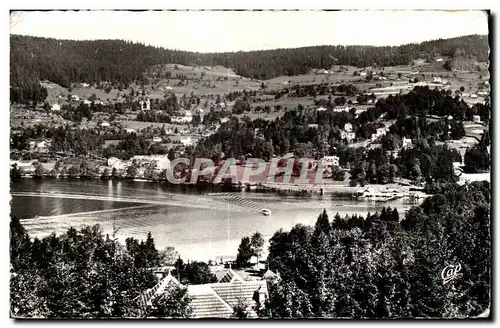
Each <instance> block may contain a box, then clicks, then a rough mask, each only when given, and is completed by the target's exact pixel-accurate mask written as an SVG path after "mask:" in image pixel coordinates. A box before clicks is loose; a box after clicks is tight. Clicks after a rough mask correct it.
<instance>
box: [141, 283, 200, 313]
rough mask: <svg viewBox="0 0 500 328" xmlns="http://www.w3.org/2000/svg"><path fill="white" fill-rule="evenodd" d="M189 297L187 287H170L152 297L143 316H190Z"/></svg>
mask: <svg viewBox="0 0 500 328" xmlns="http://www.w3.org/2000/svg"><path fill="white" fill-rule="evenodd" d="M190 302H191V298H190V297H189V295H188V294H187V288H183V287H170V288H169V289H168V290H166V291H165V293H163V294H161V295H160V296H157V297H155V298H153V300H152V301H151V303H152V304H151V305H150V306H148V308H147V309H146V313H145V315H144V316H145V317H149V318H151V317H153V318H182V319H188V318H189V317H190V316H191V313H192V308H191V307H190V305H189V304H190Z"/></svg>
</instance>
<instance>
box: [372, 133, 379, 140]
mask: <svg viewBox="0 0 500 328" xmlns="http://www.w3.org/2000/svg"><path fill="white" fill-rule="evenodd" d="M378 137H379V136H378V135H377V134H376V133H373V134H372V142H374V141H375V140H377V138H378Z"/></svg>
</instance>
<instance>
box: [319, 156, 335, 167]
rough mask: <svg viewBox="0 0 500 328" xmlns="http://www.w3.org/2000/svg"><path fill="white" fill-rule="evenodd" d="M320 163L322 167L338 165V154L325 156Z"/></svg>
mask: <svg viewBox="0 0 500 328" xmlns="http://www.w3.org/2000/svg"><path fill="white" fill-rule="evenodd" d="M321 165H323V167H329V166H339V158H338V156H325V157H323V158H322V159H321Z"/></svg>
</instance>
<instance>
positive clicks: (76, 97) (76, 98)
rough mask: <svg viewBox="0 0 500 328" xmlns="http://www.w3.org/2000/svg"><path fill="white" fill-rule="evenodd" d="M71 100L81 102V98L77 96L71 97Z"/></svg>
mask: <svg viewBox="0 0 500 328" xmlns="http://www.w3.org/2000/svg"><path fill="white" fill-rule="evenodd" d="M71 100H75V101H78V100H80V97H78V96H77V95H71Z"/></svg>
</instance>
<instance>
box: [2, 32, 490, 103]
mask: <svg viewBox="0 0 500 328" xmlns="http://www.w3.org/2000/svg"><path fill="white" fill-rule="evenodd" d="M10 45H11V53H10V73H11V100H12V101H16V100H21V99H32V100H36V99H38V98H43V90H41V89H40V86H38V83H37V82H38V81H39V80H50V81H52V82H55V83H58V84H60V85H62V86H64V87H69V85H70V83H72V82H90V83H92V82H97V83H99V82H101V81H111V82H113V83H115V84H118V83H122V84H124V85H125V86H127V85H128V84H129V83H130V82H132V81H134V80H136V79H137V78H139V77H140V76H141V74H142V73H143V72H144V71H145V70H146V68H147V67H148V66H150V65H154V64H166V63H177V64H182V65H193V64H201V65H223V66H226V67H231V68H233V69H234V70H235V71H236V72H237V74H239V75H243V76H247V77H252V78H257V79H269V78H272V77H275V76H279V75H296V74H304V73H307V72H308V71H309V69H311V68H329V67H331V66H332V65H333V64H337V65H353V66H359V67H361V66H369V65H372V64H375V63H376V64H377V65H380V66H390V65H401V64H408V63H410V62H411V61H412V60H414V59H417V58H433V57H434V56H437V55H439V56H447V57H454V56H460V57H468V58H473V59H474V60H477V61H487V59H488V50H489V48H488V37H487V36H480V35H471V36H463V37H458V38H453V39H446V40H435V41H428V42H423V43H420V44H408V45H403V46H397V47H374V46H315V47H305V48H295V49H276V50H263V51H249V52H235V53H206V54H202V53H195V52H189V51H178V50H169V49H164V48H158V47H151V46H144V45H142V44H138V43H132V42H126V41H120V40H97V41H70V40H57V39H47V38H39V37H30V36H20V35H11V37H10Z"/></svg>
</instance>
